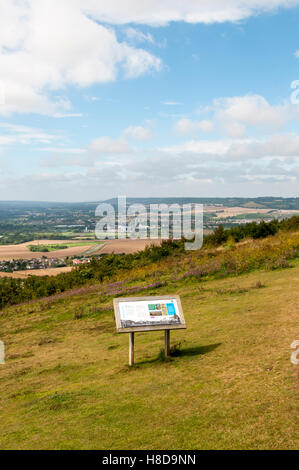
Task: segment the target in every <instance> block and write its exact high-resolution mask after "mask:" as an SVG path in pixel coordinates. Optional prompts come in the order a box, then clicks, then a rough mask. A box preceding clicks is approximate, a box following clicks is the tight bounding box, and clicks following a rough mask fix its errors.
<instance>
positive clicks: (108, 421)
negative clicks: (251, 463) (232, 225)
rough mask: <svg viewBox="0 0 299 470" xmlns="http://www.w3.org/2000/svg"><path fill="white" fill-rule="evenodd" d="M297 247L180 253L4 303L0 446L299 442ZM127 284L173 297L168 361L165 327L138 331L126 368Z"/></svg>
mask: <svg viewBox="0 0 299 470" xmlns="http://www.w3.org/2000/svg"><path fill="white" fill-rule="evenodd" d="M298 246H299V243H298V234H283V235H279V236H275V237H271V238H269V239H265V240H258V241H254V242H252V241H251V242H246V243H243V244H240V245H239V246H238V245H236V246H235V245H229V244H228V245H227V246H224V247H220V248H218V249H214V250H212V251H211V250H206V251H205V252H202V253H196V252H190V253H187V254H186V253H175V254H174V255H173V256H169V257H165V259H162V260H160V261H157V262H155V261H153V262H152V264H149V265H147V266H146V267H144V266H142V265H141V266H138V264H137V263H136V266H135V267H134V268H133V269H131V270H129V271H128V270H123V271H122V270H120V271H119V273H118V274H117V276H114V278H113V279H110V280H109V281H105V280H104V281H103V282H102V283H98V284H95V285H91V286H89V287H85V288H82V289H78V290H77V291H74V292H71V293H69V292H62V293H61V294H57V295H56V296H54V297H51V298H48V299H39V300H35V301H33V302H31V303H28V304H24V305H20V306H13V307H10V308H7V309H5V310H3V311H2V312H0V338H1V340H2V341H4V342H5V345H6V359H7V362H6V364H5V365H2V366H1V365H0V448H1V449H12V448H17V449H39V448H42V449H51V448H52V449H53V448H55V449H75V448H77V449H108V448H109V449H120V448H125V449H197V448H200V449H207V448H212V449H237V448H241V449H256V448H257V449H259V448H267V449H278V448H284V449H295V448H298V445H299V436H298V425H297V423H298V367H297V366H294V365H292V364H291V362H290V354H291V349H290V345H291V343H292V342H293V341H294V339H298V306H299V291H298V281H299V262H298V259H297V258H296V257H297V256H298ZM296 250H297V251H296ZM245 261H246V263H247V264H245ZM225 263H227V264H225ZM229 263H230V264H229ZM134 292H136V294H137V295H138V294H140V293H141V292H142V293H146V294H149V295H151V294H153V295H159V294H168V293H178V294H180V295H181V300H182V304H183V308H184V313H185V317H186V321H187V327H188V329H187V330H186V331H176V332H172V333H171V343H172V346H174V347H173V351H172V357H171V359H170V360H169V361H165V360H163V355H162V354H161V347H162V345H163V333H162V332H155V333H139V334H137V335H136V339H135V342H136V346H135V353H136V365H135V366H134V367H133V368H129V367H128V366H127V362H128V357H127V356H128V335H126V334H122V335H118V334H116V332H115V323H114V317H113V311H112V299H113V297H114V296H115V295H125V294H127V293H130V295H132V293H134Z"/></svg>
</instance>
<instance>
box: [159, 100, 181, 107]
mask: <svg viewBox="0 0 299 470" xmlns="http://www.w3.org/2000/svg"><path fill="white" fill-rule="evenodd" d="M161 103H162V104H165V105H166V106H180V105H181V104H182V103H180V102H179V101H161Z"/></svg>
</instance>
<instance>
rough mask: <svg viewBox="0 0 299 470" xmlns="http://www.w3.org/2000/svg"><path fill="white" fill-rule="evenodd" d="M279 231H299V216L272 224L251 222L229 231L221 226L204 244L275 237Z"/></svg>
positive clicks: (275, 221)
mask: <svg viewBox="0 0 299 470" xmlns="http://www.w3.org/2000/svg"><path fill="white" fill-rule="evenodd" d="M279 230H289V231H296V230H299V216H293V217H291V218H289V219H283V220H282V221H280V222H279V221H278V220H277V219H274V220H272V221H271V222H265V221H262V222H250V223H247V224H244V225H239V226H238V227H232V228H229V229H224V227H223V226H222V225H219V227H217V228H216V229H215V230H214V232H213V233H211V234H210V235H207V236H206V237H205V239H204V244H205V245H211V246H217V245H221V244H222V243H225V242H227V241H228V240H229V239H231V240H233V241H235V242H239V241H241V240H243V239H245V238H253V239H257V238H265V237H268V236H269V235H275V233H277V232H278V231H279Z"/></svg>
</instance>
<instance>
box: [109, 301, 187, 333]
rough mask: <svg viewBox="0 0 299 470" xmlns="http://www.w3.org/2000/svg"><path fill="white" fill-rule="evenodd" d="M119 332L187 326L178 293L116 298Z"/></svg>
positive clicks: (115, 307) (115, 306)
mask: <svg viewBox="0 0 299 470" xmlns="http://www.w3.org/2000/svg"><path fill="white" fill-rule="evenodd" d="M113 302H114V312H115V321H116V328H117V330H118V332H119V333H129V332H132V331H149V330H167V329H169V330H171V329H179V328H181V329H182V328H186V323H185V318H184V314H183V309H182V305H181V301H180V297H179V296H178V295H172V296H157V297H129V298H118V299H114V301H113Z"/></svg>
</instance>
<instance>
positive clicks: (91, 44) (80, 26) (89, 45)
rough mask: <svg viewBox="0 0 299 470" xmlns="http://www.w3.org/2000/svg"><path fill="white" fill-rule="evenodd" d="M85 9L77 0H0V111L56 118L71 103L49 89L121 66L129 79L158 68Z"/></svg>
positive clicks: (103, 78) (101, 77) (88, 81)
mask: <svg viewBox="0 0 299 470" xmlns="http://www.w3.org/2000/svg"><path fill="white" fill-rule="evenodd" d="M88 3H89V2H88V1H87V4H88ZM86 13H87V11H86V8H85V2H83V1H81V0H64V1H60V0H27V1H23V0H19V1H17V0H12V1H11V2H7V0H0V78H1V87H2V88H3V90H4V98H5V101H4V104H2V105H1V106H0V113H1V114H9V113H12V112H21V113H26V112H34V113H40V114H50V115H56V116H57V117H62V116H63V115H66V112H67V111H69V110H70V109H71V103H70V102H69V101H68V100H67V99H59V100H57V99H55V98H52V97H51V95H52V94H53V90H58V89H63V88H64V87H66V86H67V85H71V84H72V85H76V86H80V87H87V86H90V85H92V84H95V83H101V82H109V81H113V80H116V78H117V76H118V74H119V72H120V71H121V70H122V71H123V74H124V75H125V76H126V77H129V78H133V77H138V76H139V75H141V74H143V73H146V72H148V71H151V70H159V68H160V67H161V60H160V59H159V58H157V57H155V56H153V55H152V54H150V53H149V52H147V51H145V50H143V49H137V48H135V47H133V46H131V45H129V44H127V43H125V42H119V41H118V40H117V37H116V34H115V32H114V30H113V29H112V28H111V27H107V26H103V25H101V24H99V23H98V22H96V21H95V20H94V17H92V16H88V15H87V14H86ZM91 15H92V13H91ZM67 115H69V114H67Z"/></svg>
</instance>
